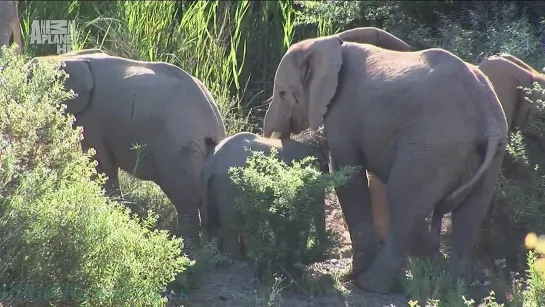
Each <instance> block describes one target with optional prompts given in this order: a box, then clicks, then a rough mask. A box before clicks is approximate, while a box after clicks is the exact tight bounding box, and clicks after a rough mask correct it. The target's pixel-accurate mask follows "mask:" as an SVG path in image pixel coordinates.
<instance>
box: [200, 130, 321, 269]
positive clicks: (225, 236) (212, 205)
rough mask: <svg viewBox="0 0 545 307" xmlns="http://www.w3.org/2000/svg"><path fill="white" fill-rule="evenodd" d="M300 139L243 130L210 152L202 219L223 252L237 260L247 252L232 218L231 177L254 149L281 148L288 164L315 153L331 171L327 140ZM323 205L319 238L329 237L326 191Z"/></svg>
mask: <svg viewBox="0 0 545 307" xmlns="http://www.w3.org/2000/svg"><path fill="white" fill-rule="evenodd" d="M305 138H306V139H302V140H301V141H300V142H299V141H294V140H290V139H282V140H280V139H268V138H264V137H261V136H259V135H256V134H252V133H248V132H241V133H237V134H235V135H233V136H230V137H227V138H225V139H224V140H222V141H221V142H220V143H219V144H218V145H217V146H216V148H215V150H214V152H213V153H212V154H210V155H209V156H208V157H207V158H206V160H205V162H204V166H203V173H202V180H203V189H202V191H203V194H202V208H201V211H200V212H201V221H202V224H203V228H204V232H205V236H206V237H207V239H208V240H210V239H214V238H216V239H219V240H218V248H219V250H220V251H221V252H223V253H226V254H230V256H231V258H232V259H234V260H241V259H242V256H243V251H242V247H243V243H242V237H239V235H240V234H239V233H237V231H236V228H235V227H234V225H233V224H232V222H230V221H229V215H230V213H231V212H232V211H233V205H234V201H235V193H236V192H235V186H234V184H233V183H232V182H231V180H230V176H229V169H230V168H231V167H241V166H244V165H246V159H247V158H248V157H249V156H250V150H251V151H263V152H265V153H266V154H267V153H269V152H270V150H271V149H272V148H276V149H277V151H278V158H279V159H280V160H282V161H284V162H285V163H287V164H288V165H290V164H291V163H292V162H293V161H294V160H298V161H299V160H302V159H304V158H306V157H308V156H313V157H315V158H316V159H317V161H318V162H319V164H320V171H322V172H324V173H325V172H329V168H328V159H327V158H326V157H328V155H326V153H327V152H328V151H327V149H326V146H327V145H321V144H325V141H323V142H320V141H316V138H309V137H308V136H307V137H305ZM316 203H317V204H318V203H319V206H320V210H321V211H320V212H321V213H320V216H319V217H318V218H317V219H318V221H315V223H316V227H317V232H318V234H319V236H320V237H319V238H318V240H322V239H323V238H325V209H324V205H325V191H324V194H323V197H322V196H320V197H319V199H317V200H316Z"/></svg>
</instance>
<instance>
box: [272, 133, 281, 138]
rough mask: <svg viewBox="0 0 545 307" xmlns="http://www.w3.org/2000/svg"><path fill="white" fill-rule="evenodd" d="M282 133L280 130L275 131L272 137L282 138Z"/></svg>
mask: <svg viewBox="0 0 545 307" xmlns="http://www.w3.org/2000/svg"><path fill="white" fill-rule="evenodd" d="M281 135H282V134H281V133H280V132H276V131H273V133H272V134H271V139H280V136H281Z"/></svg>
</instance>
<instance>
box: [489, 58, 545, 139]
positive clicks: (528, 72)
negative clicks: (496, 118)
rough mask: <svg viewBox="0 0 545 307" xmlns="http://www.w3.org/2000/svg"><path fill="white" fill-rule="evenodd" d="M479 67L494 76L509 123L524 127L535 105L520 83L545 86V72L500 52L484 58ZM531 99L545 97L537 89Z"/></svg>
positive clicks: (493, 83) (509, 124) (495, 86)
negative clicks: (527, 98) (530, 101)
mask: <svg viewBox="0 0 545 307" xmlns="http://www.w3.org/2000/svg"><path fill="white" fill-rule="evenodd" d="M479 69H480V70H481V71H482V72H483V73H484V74H485V75H486V76H487V77H488V79H490V82H491V83H492V85H493V87H494V90H495V92H496V94H497V95H498V98H499V100H500V103H501V104H502V106H503V110H504V112H505V117H506V118H507V124H508V126H509V127H513V128H514V127H519V128H522V127H524V126H525V125H526V124H527V121H528V118H529V117H530V115H531V114H532V111H534V110H533V108H532V105H531V104H530V103H529V102H528V101H527V100H526V99H525V97H526V96H527V94H526V93H525V91H524V90H522V89H519V88H518V87H519V86H522V87H528V88H532V87H533V83H534V82H537V83H539V84H540V85H541V86H542V87H543V88H545V76H544V75H543V74H542V73H540V72H538V71H536V70H535V69H533V68H532V67H530V66H529V65H528V64H526V63H524V61H522V60H521V59H519V58H517V57H515V56H513V55H510V54H507V53H499V54H495V55H491V56H489V57H486V58H484V59H483V60H482V61H481V62H480V63H479ZM529 98H530V100H532V101H534V102H535V101H536V100H537V99H545V97H543V95H542V94H541V93H536V92H533V93H532V94H531V95H530V97H529Z"/></svg>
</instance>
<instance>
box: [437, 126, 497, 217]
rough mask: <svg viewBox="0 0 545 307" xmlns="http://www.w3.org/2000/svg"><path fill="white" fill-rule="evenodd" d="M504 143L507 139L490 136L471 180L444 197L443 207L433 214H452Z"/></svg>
mask: <svg viewBox="0 0 545 307" xmlns="http://www.w3.org/2000/svg"><path fill="white" fill-rule="evenodd" d="M506 143H507V139H506V138H505V137H503V136H500V135H493V136H490V137H489V138H488V140H487V146H486V154H485V157H484V161H483V163H482V164H481V166H480V167H479V169H478V170H477V172H476V173H475V175H474V176H473V178H471V180H469V181H468V182H467V183H465V184H464V185H462V186H461V187H459V188H458V189H457V190H456V191H454V192H452V193H451V194H450V195H448V196H447V197H445V198H444V199H443V204H444V205H443V206H441V209H439V208H436V211H437V212H435V211H434V214H446V213H448V212H452V211H453V210H454V209H455V208H456V207H457V206H458V205H459V204H460V203H461V202H462V200H463V199H464V198H465V197H467V195H468V194H469V193H470V192H471V188H472V187H473V186H474V185H475V184H476V183H477V182H478V181H479V180H480V179H481V177H482V176H483V174H484V173H485V172H486V170H487V169H488V167H489V166H490V164H491V163H492V161H493V160H494V157H495V156H496V154H497V153H499V152H500V151H501V150H503V147H504V145H505V144H506Z"/></svg>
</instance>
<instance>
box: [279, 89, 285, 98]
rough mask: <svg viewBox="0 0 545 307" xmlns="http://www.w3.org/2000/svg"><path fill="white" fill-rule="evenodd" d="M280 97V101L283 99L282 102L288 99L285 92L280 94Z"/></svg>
mask: <svg viewBox="0 0 545 307" xmlns="http://www.w3.org/2000/svg"><path fill="white" fill-rule="evenodd" d="M278 95H280V99H282V100H285V99H286V92H285V91H280V92H278Z"/></svg>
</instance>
